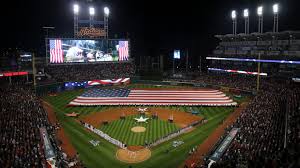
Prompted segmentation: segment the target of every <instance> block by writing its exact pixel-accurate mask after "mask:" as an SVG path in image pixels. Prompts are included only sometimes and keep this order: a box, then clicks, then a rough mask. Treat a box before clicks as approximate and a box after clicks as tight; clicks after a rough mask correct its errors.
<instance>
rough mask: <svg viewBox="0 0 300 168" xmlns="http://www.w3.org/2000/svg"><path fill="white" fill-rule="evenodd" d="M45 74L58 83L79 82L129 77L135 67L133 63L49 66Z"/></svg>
mask: <svg viewBox="0 0 300 168" xmlns="http://www.w3.org/2000/svg"><path fill="white" fill-rule="evenodd" d="M45 73H46V74H48V75H50V76H51V78H53V79H55V80H56V81H58V82H65V81H78V82H79V81H86V80H95V79H116V78H126V77H131V76H133V74H134V73H135V66H134V64H133V63H101V64H80V65H50V66H47V67H46V68H45Z"/></svg>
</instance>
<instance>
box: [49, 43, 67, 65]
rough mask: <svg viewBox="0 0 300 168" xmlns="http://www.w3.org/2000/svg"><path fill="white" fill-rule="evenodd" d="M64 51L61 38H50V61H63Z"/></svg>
mask: <svg viewBox="0 0 300 168" xmlns="http://www.w3.org/2000/svg"><path fill="white" fill-rule="evenodd" d="M63 62H64V52H63V50H62V41H61V40H57V39H56V40H50V63H63Z"/></svg>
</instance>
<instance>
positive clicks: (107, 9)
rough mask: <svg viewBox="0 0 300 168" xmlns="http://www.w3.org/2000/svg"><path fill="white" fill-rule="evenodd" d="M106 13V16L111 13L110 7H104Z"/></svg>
mask: <svg viewBox="0 0 300 168" xmlns="http://www.w3.org/2000/svg"><path fill="white" fill-rule="evenodd" d="M104 14H105V15H106V16H108V15H109V8H108V7H104Z"/></svg>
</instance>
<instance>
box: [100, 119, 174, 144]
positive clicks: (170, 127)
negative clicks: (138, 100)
mask: <svg viewBox="0 0 300 168" xmlns="http://www.w3.org/2000/svg"><path fill="white" fill-rule="evenodd" d="M138 117H139V115H133V116H128V117H126V119H124V120H121V119H119V120H115V121H113V122H111V123H109V124H108V125H103V126H101V127H100V130H102V131H103V132H105V133H107V134H108V135H110V136H111V137H113V138H115V139H117V140H120V141H121V142H123V143H125V144H127V145H129V146H131V145H144V144H145V142H148V143H150V142H154V141H155V140H157V139H159V138H161V137H163V136H165V135H168V134H170V133H172V132H174V131H176V130H178V129H179V127H177V126H176V125H175V124H173V123H169V122H167V121H163V120H160V119H150V120H148V123H136V121H135V120H134V118H138ZM135 126H142V127H145V128H146V131H145V132H139V133H135V132H132V131H131V128H132V127H135Z"/></svg>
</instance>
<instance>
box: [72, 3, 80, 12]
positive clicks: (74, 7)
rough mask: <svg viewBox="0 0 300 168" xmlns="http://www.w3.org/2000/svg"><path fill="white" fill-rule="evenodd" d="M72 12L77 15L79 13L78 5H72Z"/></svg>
mask: <svg viewBox="0 0 300 168" xmlns="http://www.w3.org/2000/svg"><path fill="white" fill-rule="evenodd" d="M73 10H74V13H75V14H78V13H79V5H78V4H74V5H73Z"/></svg>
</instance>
